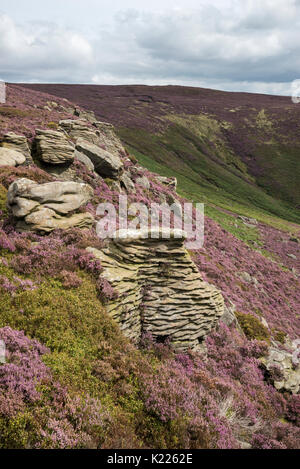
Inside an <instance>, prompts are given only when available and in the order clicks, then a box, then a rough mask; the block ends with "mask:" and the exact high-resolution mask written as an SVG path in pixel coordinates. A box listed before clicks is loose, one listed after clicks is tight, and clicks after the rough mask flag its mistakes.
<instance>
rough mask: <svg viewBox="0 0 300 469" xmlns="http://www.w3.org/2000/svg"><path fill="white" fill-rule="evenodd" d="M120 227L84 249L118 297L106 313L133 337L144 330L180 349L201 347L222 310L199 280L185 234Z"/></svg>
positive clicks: (216, 297) (216, 293)
mask: <svg viewBox="0 0 300 469" xmlns="http://www.w3.org/2000/svg"><path fill="white" fill-rule="evenodd" d="M152 236H153V237H152V238H151V237H150V233H149V232H148V230H144V231H142V232H140V231H119V232H117V233H116V234H115V238H114V239H112V241H111V242H110V244H109V246H108V247H107V248H106V249H104V250H103V251H100V250H97V249H94V248H88V251H89V252H92V253H93V254H94V255H95V256H96V257H97V258H99V259H100V260H101V263H102V266H103V267H104V272H103V274H101V275H103V276H104V277H105V279H106V280H107V281H109V282H110V284H111V285H112V287H113V288H114V290H115V291H116V293H118V297H117V298H114V299H112V300H111V301H109V303H108V304H107V310H108V312H109V314H110V315H111V316H112V317H113V318H114V319H115V320H116V321H117V322H118V323H119V325H120V328H121V329H122V330H123V331H124V333H125V334H126V335H127V336H128V337H130V338H131V339H132V340H133V341H134V342H138V341H139V340H140V338H141V334H142V333H143V332H150V333H151V334H152V335H153V337H154V338H156V339H157V340H161V339H165V338H167V337H168V338H170V339H171V341H172V343H173V345H174V347H175V348H177V349H179V350H187V349H189V348H192V349H195V348H198V347H200V343H201V341H202V339H203V338H204V337H205V336H206V335H207V334H208V333H209V331H210V330H211V329H212V328H213V327H214V326H215V325H216V323H217V321H218V320H219V318H220V317H221V316H222V315H223V313H224V300H223V297H222V295H221V293H220V292H219V291H218V290H217V289H216V288H215V287H214V286H212V285H209V284H208V283H206V282H204V281H203V280H202V278H201V275H200V273H199V271H198V269H197V267H196V266H195V264H194V263H193V261H192V260H191V258H190V256H189V254H188V252H187V251H186V249H185V248H184V240H185V237H184V233H183V232H182V231H180V230H172V231H171V238H169V239H168V238H166V237H165V236H167V233H164V230H157V232H155V233H154V232H153V233H152Z"/></svg>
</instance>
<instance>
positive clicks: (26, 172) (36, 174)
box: [0, 166, 55, 189]
mask: <svg viewBox="0 0 300 469" xmlns="http://www.w3.org/2000/svg"><path fill="white" fill-rule="evenodd" d="M21 178H27V179H31V180H32V181H35V182H37V183H39V184H43V183H45V182H51V181H54V180H55V179H54V178H53V176H51V175H50V174H48V173H46V172H45V171H43V170H42V169H40V168H38V167H37V166H29V167H27V166H26V167H25V166H18V167H17V168H14V167H10V166H5V167H2V168H1V171H0V184H2V185H3V186H4V187H5V188H6V189H8V188H9V186H10V185H11V184H12V183H13V182H14V181H15V180H16V179H21Z"/></svg>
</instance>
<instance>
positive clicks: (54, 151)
mask: <svg viewBox="0 0 300 469" xmlns="http://www.w3.org/2000/svg"><path fill="white" fill-rule="evenodd" d="M35 151H36V155H37V157H38V158H39V159H40V160H41V161H43V162H44V163H47V164H53V165H56V164H65V163H71V162H72V161H73V160H74V147H73V146H72V145H71V144H70V142H69V141H68V139H67V138H66V136H65V135H64V133H63V132H58V131H56V130H37V131H36V138H35Z"/></svg>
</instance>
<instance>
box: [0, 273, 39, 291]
mask: <svg viewBox="0 0 300 469" xmlns="http://www.w3.org/2000/svg"><path fill="white" fill-rule="evenodd" d="M35 288H36V286H35V285H34V283H33V282H32V281H31V280H22V279H21V278H18V277H16V276H15V277H14V278H13V282H11V281H10V280H9V279H8V278H6V277H4V276H3V275H0V290H2V291H5V292H9V293H12V294H13V293H18V292H20V291H28V290H34V289H35Z"/></svg>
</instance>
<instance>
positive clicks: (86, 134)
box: [59, 119, 99, 145]
mask: <svg viewBox="0 0 300 469" xmlns="http://www.w3.org/2000/svg"><path fill="white" fill-rule="evenodd" d="M59 128H60V129H61V130H62V131H63V132H65V133H67V134H68V135H69V136H70V137H71V138H72V139H73V140H74V141H76V140H78V139H79V138H83V139H84V140H86V141H88V142H90V143H93V144H94V145H98V144H99V136H98V135H97V131H93V130H92V129H91V128H90V127H88V126H87V123H86V122H84V121H82V120H74V119H65V120H61V121H60V122H59ZM98 133H99V132H98Z"/></svg>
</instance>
